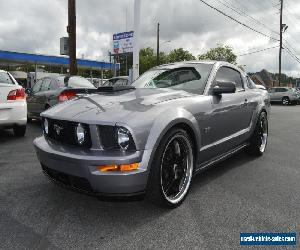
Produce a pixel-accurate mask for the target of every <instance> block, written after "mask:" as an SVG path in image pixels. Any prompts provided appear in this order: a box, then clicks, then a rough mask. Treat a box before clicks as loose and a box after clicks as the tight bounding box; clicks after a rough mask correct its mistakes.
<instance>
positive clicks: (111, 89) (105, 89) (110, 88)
mask: <svg viewBox="0 0 300 250" xmlns="http://www.w3.org/2000/svg"><path fill="white" fill-rule="evenodd" d="M133 89H135V87H134V86H130V85H124V86H107V87H99V88H98V89H97V90H96V91H95V92H118V91H124V90H133Z"/></svg>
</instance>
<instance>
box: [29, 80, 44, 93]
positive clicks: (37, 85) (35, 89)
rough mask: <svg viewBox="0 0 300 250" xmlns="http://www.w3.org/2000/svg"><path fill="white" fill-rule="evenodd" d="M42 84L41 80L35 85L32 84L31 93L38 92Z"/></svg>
mask: <svg viewBox="0 0 300 250" xmlns="http://www.w3.org/2000/svg"><path fill="white" fill-rule="evenodd" d="M42 82H43V80H39V81H37V82H36V84H34V86H33V88H32V91H33V92H34V93H36V92H39V91H40V89H41V85H42Z"/></svg>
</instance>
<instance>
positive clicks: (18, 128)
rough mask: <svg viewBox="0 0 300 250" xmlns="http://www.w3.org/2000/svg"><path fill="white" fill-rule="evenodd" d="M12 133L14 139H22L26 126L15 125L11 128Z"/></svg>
mask: <svg viewBox="0 0 300 250" xmlns="http://www.w3.org/2000/svg"><path fill="white" fill-rule="evenodd" d="M13 131H14V134H15V136H16V137H23V136H25V133H26V125H22V126H19V125H15V126H14V127H13Z"/></svg>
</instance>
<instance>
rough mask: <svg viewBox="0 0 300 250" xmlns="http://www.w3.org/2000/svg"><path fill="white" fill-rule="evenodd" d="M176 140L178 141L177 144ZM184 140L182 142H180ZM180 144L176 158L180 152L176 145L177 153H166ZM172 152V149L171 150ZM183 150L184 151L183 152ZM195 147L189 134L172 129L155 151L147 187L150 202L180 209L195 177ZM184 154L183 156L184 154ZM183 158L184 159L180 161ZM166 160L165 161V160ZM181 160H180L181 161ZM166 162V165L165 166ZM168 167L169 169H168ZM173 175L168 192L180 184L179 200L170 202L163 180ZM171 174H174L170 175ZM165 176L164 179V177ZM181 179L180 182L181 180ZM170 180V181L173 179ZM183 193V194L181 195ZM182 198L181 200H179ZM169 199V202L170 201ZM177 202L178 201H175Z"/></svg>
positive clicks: (181, 130)
mask: <svg viewBox="0 0 300 250" xmlns="http://www.w3.org/2000/svg"><path fill="white" fill-rule="evenodd" d="M175 140H178V141H176V142H175ZM180 140H182V141H180ZM171 143H174V144H176V143H177V144H178V147H180V148H179V149H178V151H179V154H178V155H177V156H175V155H176V154H177V153H178V152H175V151H176V145H175V148H173V149H174V150H175V151H173V152H174V153H173V152H172V153H171V152H169V153H168V155H167V153H166V151H167V150H168V148H172V147H173V146H172V144H171ZM179 143H180V144H182V146H183V145H184V144H186V148H183V147H182V146H181V145H179ZM173 149H172V150H173ZM170 150H171V149H170ZM182 150H183V151H182ZM193 150H194V146H193V143H192V140H191V138H190V136H189V135H188V133H187V132H186V131H185V130H183V129H180V128H173V129H171V130H170V131H169V132H168V133H167V134H166V135H165V136H164V137H163V139H162V140H161V142H160V144H159V146H158V147H157V149H156V151H155V155H154V157H153V161H152V164H151V170H150V174H149V178H148V185H147V192H146V198H147V199H148V200H150V201H151V202H152V203H154V204H156V205H158V206H161V207H167V208H176V207H178V206H179V205H180V204H181V203H182V202H183V201H184V199H185V198H186V196H187V194H188V191H189V189H190V187H191V183H192V177H193V169H194V165H195V159H194V152H193ZM182 153H183V154H182ZM181 154H182V155H183V156H182V155H181ZM185 154H186V160H185ZM166 155H167V156H171V155H173V157H171V158H176V160H178V162H182V166H179V165H180V163H178V165H177V164H173V163H174V162H173V161H172V159H171V160H170V158H167V157H166ZM180 158H182V159H180ZM163 159H164V160H163ZM179 159H180V160H179ZM166 161H168V164H166ZM163 162H164V164H163ZM166 165H167V167H166ZM182 170H183V172H182V173H180V174H179V172H181V171H182ZM166 172H168V173H167V175H172V173H173V175H174V176H173V177H172V178H173V180H171V181H170V182H169V184H170V183H171V184H170V185H168V186H169V187H168V190H169V189H170V187H172V188H171V190H173V189H174V187H173V186H174V184H175V182H179V183H178V186H179V187H178V192H179V193H178V198H176V199H178V200H176V199H175V198H174V201H170V199H169V198H168V197H167V194H166V193H167V192H168V191H166V192H165V191H164V187H163V186H164V185H163V179H164V177H165V175H166ZM170 172H172V173H171V174H170ZM163 175H164V177H163ZM180 175H182V177H180ZM178 177H179V178H181V179H180V180H178V179H179V178H178ZM172 178H169V179H172ZM167 181H168V180H165V182H167ZM181 185H183V187H182V188H180V186H181ZM180 193H181V194H180ZM175 197H176V195H175ZM179 198H180V199H179ZM168 199H169V200H168ZM175 200H176V201H175Z"/></svg>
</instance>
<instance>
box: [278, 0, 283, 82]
mask: <svg viewBox="0 0 300 250" xmlns="http://www.w3.org/2000/svg"><path fill="white" fill-rule="evenodd" d="M282 11H283V0H280V44H279V76H278V80H279V86H280V84H281V54H282V33H283V25H282Z"/></svg>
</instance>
